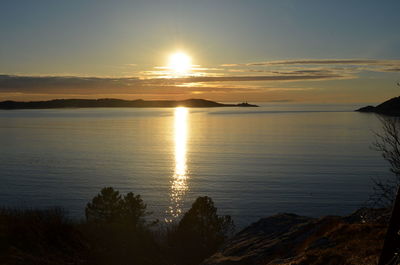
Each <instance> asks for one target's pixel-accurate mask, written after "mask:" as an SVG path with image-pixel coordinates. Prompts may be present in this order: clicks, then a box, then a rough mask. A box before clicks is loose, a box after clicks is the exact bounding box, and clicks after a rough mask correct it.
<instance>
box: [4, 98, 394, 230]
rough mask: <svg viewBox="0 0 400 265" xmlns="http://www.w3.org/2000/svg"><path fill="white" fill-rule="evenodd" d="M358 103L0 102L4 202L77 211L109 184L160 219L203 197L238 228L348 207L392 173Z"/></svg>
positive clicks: (374, 125)
mask: <svg viewBox="0 0 400 265" xmlns="http://www.w3.org/2000/svg"><path fill="white" fill-rule="evenodd" d="M361 105H362V104H361ZM357 107H360V106H350V105H292V104H266V105H265V106H263V107H261V108H214V109H190V110H189V109H184V108H180V109H127V108H121V109H57V110H16V111H0V144H1V148H0V178H1V183H2V185H1V186H0V201H1V202H2V204H3V205H4V206H16V207H48V206H62V207H64V208H65V209H66V210H68V211H69V213H70V214H71V216H74V217H82V216H83V209H84V207H85V204H86V203H87V202H88V201H89V200H90V199H91V198H92V197H93V196H94V195H95V194H96V193H97V192H98V191H99V190H100V189H101V188H102V187H104V186H113V187H115V188H117V189H118V190H120V191H121V192H122V193H125V192H128V191H133V192H134V193H138V194H141V195H142V196H143V198H144V200H145V202H146V203H147V204H148V207H149V209H150V210H151V211H153V212H154V214H153V217H154V218H159V219H160V220H165V221H167V222H170V221H174V220H178V219H179V217H180V216H181V214H182V212H184V211H185V210H187V209H188V208H189V207H190V204H191V203H192V202H193V200H194V199H195V198H196V197H197V196H202V195H208V196H210V197H212V198H213V199H214V201H215V203H216V206H217V207H218V208H219V210H220V212H221V213H223V214H230V215H232V216H233V218H234V220H235V222H236V223H237V224H238V225H239V226H243V225H246V224H249V223H250V222H253V221H256V220H257V219H258V218H260V217H264V216H268V215H271V214H274V213H277V212H293V213H298V214H302V215H311V216H320V215H327V214H349V213H350V212H351V211H353V210H355V209H357V208H358V207H360V206H363V205H364V202H365V201H366V200H367V199H368V196H369V194H370V193H371V191H372V189H371V180H370V178H371V177H376V176H382V177H387V176H389V174H390V173H389V171H388V165H387V164H386V163H385V161H384V160H383V159H382V158H381V157H380V154H379V153H377V152H375V151H373V150H371V148H370V146H371V143H372V141H373V131H378V130H379V128H380V124H379V121H378V119H377V118H376V117H375V115H373V114H362V113H357V112H353V111H352V110H353V109H355V108H357Z"/></svg>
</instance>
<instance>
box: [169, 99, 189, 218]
mask: <svg viewBox="0 0 400 265" xmlns="http://www.w3.org/2000/svg"><path fill="white" fill-rule="evenodd" d="M187 120H188V109H187V108H185V107H178V108H176V109H175V113H174V142H175V170H174V175H173V177H172V180H171V193H170V206H169V208H168V211H167V214H168V217H167V218H165V221H166V222H172V221H173V220H174V219H176V218H177V217H179V215H180V214H181V213H182V202H183V196H184V195H185V194H186V191H187V190H188V185H187V178H188V175H187V171H188V170H187V164H186V152H187V137H188V124H187Z"/></svg>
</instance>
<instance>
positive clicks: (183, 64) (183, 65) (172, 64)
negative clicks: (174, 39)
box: [168, 52, 192, 74]
mask: <svg viewBox="0 0 400 265" xmlns="http://www.w3.org/2000/svg"><path fill="white" fill-rule="evenodd" d="M191 61H192V60H191V58H190V57H189V56H188V55H187V54H185V53H183V52H177V53H174V54H172V55H171V56H170V57H169V61H168V67H169V69H170V70H171V71H173V72H175V73H177V74H186V73H187V72H189V71H190V69H191V66H192V64H191V63H192V62H191Z"/></svg>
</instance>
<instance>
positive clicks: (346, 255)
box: [202, 209, 387, 265]
mask: <svg viewBox="0 0 400 265" xmlns="http://www.w3.org/2000/svg"><path fill="white" fill-rule="evenodd" d="M383 213H384V210H380V212H379V211H378V212H377V211H376V210H369V209H362V210H359V211H357V212H356V213H354V214H353V215H351V216H347V217H338V216H327V217H323V218H318V219H316V218H310V217H304V216H298V215H294V214H278V215H275V216H271V217H268V218H263V219H261V220H259V221H258V222H256V223H254V224H252V225H250V226H249V227H247V228H245V229H243V230H242V231H241V232H239V233H238V234H237V235H235V236H234V237H233V238H232V239H231V240H230V241H229V242H228V243H227V244H225V246H224V247H223V248H222V249H221V250H220V251H218V252H217V253H215V254H214V255H213V256H211V257H210V258H208V259H207V260H205V261H204V262H203V263H202V265H239V264H240V265H267V264H271V265H272V264H282V265H283V264H285V265H296V264H297V265H306V264H307V265H313V264H314V265H316V264H321V265H322V264H331V265H333V264H360V265H361V264H363V265H368V264H371V265H372V264H376V262H377V259H378V257H379V253H380V251H381V248H382V245H383V239H384V235H385V231H386V223H385V220H387V219H385V218H384V219H382V216H383Z"/></svg>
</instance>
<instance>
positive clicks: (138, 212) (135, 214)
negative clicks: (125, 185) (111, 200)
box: [122, 192, 150, 225]
mask: <svg viewBox="0 0 400 265" xmlns="http://www.w3.org/2000/svg"><path fill="white" fill-rule="evenodd" d="M146 208H147V205H146V204H144V203H143V200H142V198H141V197H140V195H136V196H135V195H134V194H133V193H132V192H129V193H128V194H126V195H125V196H124V199H123V206H122V218H123V220H124V221H126V222H129V223H131V224H134V225H143V224H144V223H145V219H144V217H145V216H146V215H149V214H150V213H149V212H147V211H146Z"/></svg>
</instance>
